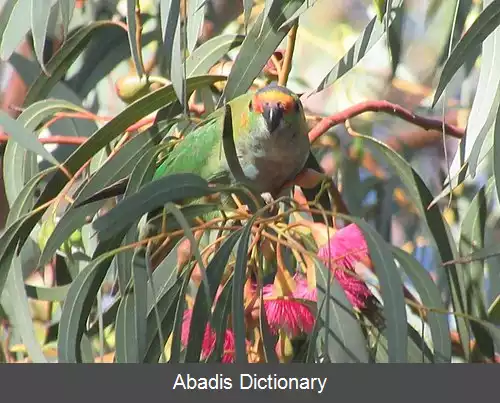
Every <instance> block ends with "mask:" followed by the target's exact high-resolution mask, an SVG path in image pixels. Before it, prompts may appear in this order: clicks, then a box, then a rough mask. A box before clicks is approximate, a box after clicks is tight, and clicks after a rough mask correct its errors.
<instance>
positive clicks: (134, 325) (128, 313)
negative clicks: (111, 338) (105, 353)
mask: <svg viewBox="0 0 500 403" xmlns="http://www.w3.org/2000/svg"><path fill="white" fill-rule="evenodd" d="M147 270H148V267H147V265H146V247H139V248H137V249H136V250H135V252H134V255H133V258H132V280H133V281H132V286H131V287H128V288H127V289H125V291H124V292H123V297H122V301H121V303H120V306H119V308H118V312H117V316H116V325H115V326H116V334H115V338H116V358H115V360H116V362H118V363H141V362H142V357H144V355H145V354H146V342H147V340H146V337H147V313H148V312H147V308H148V307H147V298H146V296H147V284H148V273H147Z"/></svg>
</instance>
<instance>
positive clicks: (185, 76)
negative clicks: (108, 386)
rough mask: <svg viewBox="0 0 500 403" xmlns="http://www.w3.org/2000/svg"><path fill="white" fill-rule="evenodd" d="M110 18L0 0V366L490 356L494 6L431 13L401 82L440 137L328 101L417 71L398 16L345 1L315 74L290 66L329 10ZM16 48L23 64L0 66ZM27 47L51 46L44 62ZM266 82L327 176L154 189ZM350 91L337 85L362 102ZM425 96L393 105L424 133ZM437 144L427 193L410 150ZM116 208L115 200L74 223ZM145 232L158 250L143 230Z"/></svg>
mask: <svg viewBox="0 0 500 403" xmlns="http://www.w3.org/2000/svg"><path fill="white" fill-rule="evenodd" d="M42 3H43V4H42ZM114 3H115V2H99V1H91V0H88V1H76V0H57V1H52V2H47V3H45V2H35V1H29V0H26V1H25V0H6V1H5V2H4V5H3V7H2V8H1V12H0V55H1V57H2V59H3V60H5V61H7V60H8V61H9V62H10V64H11V65H12V66H13V67H14V68H15V70H16V71H17V73H18V74H19V75H20V76H21V77H22V79H23V81H24V82H25V83H27V84H28V85H29V91H28V92H27V94H26V97H25V99H24V104H23V105H22V113H20V114H19V116H17V117H15V118H14V117H12V116H9V114H8V113H7V112H2V113H1V114H0V126H1V127H2V128H3V129H4V130H5V133H6V134H5V135H4V136H5V140H8V141H7V143H6V146H5V149H4V150H3V161H4V164H3V170H4V182H5V191H6V197H7V200H8V204H9V207H10V211H9V214H8V218H7V222H6V224H5V229H4V231H3V233H2V235H1V237H0V295H1V301H0V305H1V308H2V309H0V315H1V317H2V323H3V326H2V329H1V330H0V341H1V342H2V346H3V349H2V354H1V355H0V357H1V358H2V359H4V360H6V361H10V362H12V361H29V362H53V361H56V362H71V363H83V362H127V363H132V362H134V363H157V362H166V361H168V362H171V363H175V362H214V361H215V362H217V361H222V362H255V363H257V362H281V363H290V362H335V363H337V362H363V363H366V362H376V363H383V362H412V363H417V362H418V363H421V362H423V363H442V362H451V361H454V362H455V361H465V362H495V361H496V360H498V358H497V353H498V352H499V351H498V350H499V348H500V329H499V328H498V327H497V326H498V324H499V315H498V312H499V306H500V299H499V292H500V287H499V285H500V281H499V279H500V273H499V270H500V266H499V261H498V259H497V257H496V256H497V255H498V253H499V251H498V246H497V243H495V238H494V237H495V236H496V234H497V228H498V225H497V224H496V221H497V218H496V217H497V214H496V211H497V209H498V197H497V196H498V195H499V194H500V193H499V190H498V189H499V185H498V184H496V181H495V178H496V175H497V174H498V155H499V153H500V151H499V150H498V143H499V142H498V139H497V137H498V131H499V127H500V126H499V123H498V122H497V121H496V119H497V116H498V111H499V110H500V109H499V102H498V101H499V99H500V98H499V97H498V91H499V88H500V82H499V80H500V75H499V73H498V72H497V71H496V70H495V68H494V66H495V65H497V63H496V58H497V57H499V56H498V53H499V52H495V50H496V47H497V46H498V44H497V42H496V39H498V38H497V36H498V35H500V34H499V32H498V29H497V27H498V25H499V24H500V19H499V18H500V17H499V16H500V0H484V1H483V4H482V6H481V5H478V4H476V3H477V2H474V4H473V2H472V1H467V0H455V1H449V2H439V1H430V2H428V3H429V4H428V8H427V16H426V18H427V21H426V24H428V26H429V30H430V29H431V28H430V27H431V26H436V25H438V26H440V27H441V28H442V27H444V28H443V29H445V32H444V33H442V34H441V37H440V38H441V39H440V40H439V41H437V40H436V42H439V49H438V50H437V51H436V55H437V56H436V57H435V64H434V66H432V68H430V69H428V70H429V71H431V73H429V74H428V77H425V78H422V80H421V81H426V82H427V83H428V82H430V81H432V80H433V79H434V78H435V79H434V83H433V86H434V88H436V91H435V92H433V91H427V92H426V94H427V98H428V100H429V99H430V98H431V97H432V96H434V100H433V101H432V102H427V104H429V103H432V105H433V106H434V105H439V108H438V107H437V106H436V115H437V116H438V117H439V119H435V117H423V116H417V115H415V113H413V112H410V111H408V110H406V109H405V108H404V107H403V106H399V105H397V106H393V104H391V103H388V102H386V103H383V102H378V100H377V98H381V97H383V96H384V95H383V94H384V93H383V91H382V90H380V91H379V90H376V91H375V90H373V91H375V92H377V91H378V92H377V94H368V95H367V94H366V93H363V94H362V95H359V94H357V95H356V94H354V95H353V90H352V88H351V87H349V85H351V84H352V82H353V81H354V80H363V79H365V80H369V78H367V77H368V76H369V73H367V71H368V66H369V63H368V62H367V59H369V58H370V54H373V50H379V51H384V52H386V53H384V54H385V56H387V60H388V63H387V66H388V71H389V72H388V73H387V71H386V73H387V76H388V77H389V79H387V77H385V78H384V79H383V80H379V81H383V87H384V88H391V89H394V88H395V83H396V82H397V81H398V72H401V70H402V69H404V68H407V66H408V64H410V65H411V64H412V63H415V61H412V59H411V57H409V56H408V55H409V53H408V52H407V47H406V45H405V42H404V40H403V39H404V38H403V36H404V35H403V33H404V27H405V24H404V23H403V22H405V21H409V20H410V19H411V18H412V17H411V15H410V14H411V4H410V3H412V2H411V1H410V0H405V1H403V0H400V1H397V0H394V1H386V2H382V1H377V0H375V1H373V2H365V3H366V4H365V5H364V9H363V10H364V11H366V10H367V9H369V10H371V12H372V14H373V18H372V19H371V20H370V21H368V22H367V23H366V24H365V25H364V26H363V27H361V28H359V29H358V31H359V32H354V31H355V30H353V29H352V28H349V32H350V34H349V35H350V36H351V38H350V39H351V40H350V43H349V46H348V49H343V47H342V46H340V47H337V48H340V49H343V50H342V52H344V53H343V54H338V55H335V62H334V63H333V62H330V61H328V60H327V58H326V56H325V57H323V56H324V55H323V54H321V52H320V51H319V50H317V49H313V51H312V52H313V57H314V60H312V61H311V59H310V58H309V57H306V56H305V55H308V51H309V52H310V51H311V50H310V49H308V45H307V44H306V39H305V38H306V36H307V35H309V36H312V37H313V42H314V44H315V46H322V45H321V43H322V40H321V38H320V37H319V35H316V36H315V34H311V32H313V31H314V25H315V23H316V22H317V23H318V25H321V24H322V23H323V22H322V21H320V20H319V19H318V20H316V19H317V18H319V17H318V16H319V15H320V14H321V13H322V12H324V10H325V8H321V7H323V6H322V5H321V3H328V1H327V0H323V2H320V1H318V2H316V1H310V0H286V1H285V0H283V1H279V0H265V1H256V2H255V4H254V2H252V1H248V0H243V1H242V2H241V5H240V6H241V7H240V6H238V7H239V8H238V10H232V9H231V8H230V7H228V8H227V9H226V10H225V11H224V12H221V11H220V10H219V9H218V8H217V7H216V6H214V5H212V6H211V7H210V9H209V8H208V5H207V4H206V3H207V2H204V1H199V0H185V1H181V0H159V1H135V0H128V1H121V2H117V3H118V4H114ZM234 3H238V4H239V2H234ZM330 3H331V2H330ZM368 3H373V4H368ZM450 5H451V6H450ZM207 10H208V11H207ZM318 10H320V11H318ZM321 10H323V11H321ZM234 11H235V12H234ZM210 13H212V14H210ZM214 13H215V15H214ZM217 13H219V14H217ZM233 14H234V15H233ZM239 14H241V15H239ZM24 15H31V19H26V18H23V17H22V16H24ZM117 17H118V18H117ZM311 21H312V22H311ZM432 24H434V25H432ZM346 25H348V24H346V23H343V25H342V24H339V27H341V28H338V29H344V30H346V29H347V27H346ZM52 26H57V27H61V30H60V31H61V33H62V36H60V35H61V33H59V32H56V33H53V32H50V30H49V28H50V27H52ZM321 29H324V28H321ZM336 29H337V28H336ZM331 30H332V32H338V31H334V29H333V28H331ZM55 31H57V30H55ZM433 32H434V31H433ZM464 32H465V34H464V35H462V33H464ZM354 34H355V35H356V36H355V37H354V38H353V37H352V36H353V35H354ZM27 35H28V36H29V37H30V38H31V39H32V41H31V44H32V49H33V55H34V58H33V60H30V59H29V58H26V57H23V56H22V55H20V54H18V53H14V51H15V49H16V48H17V47H18V45H19V44H20V43H21V42H22V41H24V39H25V37H26V36H27ZM58 35H59V36H58ZM381 39H383V41H380V40H381ZM381 43H382V44H383V46H382V47H381V46H380V44H381ZM49 45H50V46H49ZM436 46H437V45H436ZM481 46H482V50H483V52H482V54H481V57H480V59H479V60H480V62H481V64H480V66H478V63H476V59H477V58H478V56H479V55H478V52H477V49H478V48H479V47H481ZM48 47H53V48H54V47H55V48H57V49H56V51H55V52H52V53H53V54H52V55H51V57H47V52H48V53H51V51H50V50H47V48H48ZM408 48H409V46H408ZM337 51H338V50H337ZM325 60H327V62H326V67H325V68H322V69H321V71H322V73H321V76H320V75H318V74H317V73H314V71H313V70H312V69H313V68H314V66H316V64H315V63H316V62H317V63H318V66H319V65H320V64H322V65H325ZM419 61H420V60H417V62H419ZM422 63H424V61H422ZM477 71H479V81H478V86H477V90H476V93H475V96H474V97H472V100H471V110H470V115H469V118H468V121H467V136H466V137H465V136H464V130H463V129H462V128H461V127H459V126H460V125H459V124H455V122H454V123H453V124H451V123H450V122H449V119H446V120H447V122H446V124H443V120H444V119H445V112H446V110H447V109H448V108H449V104H450V102H451V101H450V100H451V98H452V96H451V95H450V94H451V92H452V90H456V89H457V87H456V85H457V84H456V77H457V76H456V74H457V72H458V74H463V75H464V76H469V75H472V74H473V73H474V72H477ZM384 74H385V73H384ZM360 77H364V78H360ZM379 78H380V77H379ZM110 80H111V82H113V83H114V85H112V86H111V87H110V85H109V82H110ZM399 80H400V79H399ZM272 81H279V82H280V83H281V84H283V85H287V86H288V87H290V88H292V89H294V90H295V91H297V92H302V91H303V92H306V93H305V94H303V95H302V98H301V99H302V102H303V104H304V106H305V107H306V110H307V115H308V120H309V122H310V125H311V132H310V139H311V142H312V145H311V150H312V153H311V155H310V159H309V161H308V168H310V169H311V170H313V171H307V172H309V173H311V172H317V171H322V173H323V174H325V175H319V176H318V175H312V174H311V175H312V176H310V177H309V176H307V175H305V176H303V177H302V178H300V180H299V178H298V179H297V181H296V182H295V183H294V184H295V185H296V186H295V187H293V188H290V187H289V188H287V189H285V191H284V193H283V196H282V197H279V198H277V199H275V200H274V201H272V202H271V203H270V204H269V203H268V204H264V203H262V202H263V200H262V199H261V198H260V195H255V194H252V192H251V190H250V189H248V188H247V187H245V186H244V185H243V184H239V183H238V184H235V185H233V186H230V187H228V186H224V187H222V186H216V187H213V186H212V184H209V183H208V182H206V181H205V180H204V179H202V178H200V177H198V176H196V175H193V174H189V173H186V174H175V175H169V176H166V177H165V178H162V179H158V180H153V179H152V178H153V174H154V171H155V168H156V167H157V166H158V164H159V162H161V161H162V160H163V159H164V158H165V156H166V155H167V154H168V153H169V152H170V151H171V149H172V146H175V144H176V143H178V142H179V141H182V137H184V136H187V135H189V133H190V132H191V131H192V130H193V129H194V128H196V127H198V125H199V124H203V123H204V122H205V121H206V119H207V117H208V116H209V115H210V114H211V113H212V112H213V111H214V110H215V109H217V108H219V107H223V106H224V105H225V104H226V102H227V101H230V100H232V99H234V98H235V97H237V96H239V95H241V94H245V93H246V92H247V91H249V90H255V89H257V88H261V87H263V86H264V85H266V84H268V83H270V82H272ZM400 82H401V80H400ZM365 83H366V82H365V81H358V82H357V83H356V85H354V87H356V86H357V87H356V88H357V89H358V90H359V88H360V87H366V88H368V89H367V91H368V92H369V91H372V86H371V85H364V84H365ZM348 87H349V89H347V88H348ZM410 87H411V86H410V85H409V84H408V83H407V84H406V86H405V88H404V89H403V90H401V93H404V96H403V95H401V94H400V96H399V98H398V97H395V98H396V101H401V99H406V98H405V96H409V95H408V94H410V92H411V91H410ZM422 87H425V86H424V85H422ZM377 88H378V87H377ZM424 92H425V91H424ZM326 98H328V99H330V98H332V99H333V98H335V99H336V101H335V102H336V103H333V104H332V103H329V102H326V101H325V99H326ZM366 98H370V101H366ZM422 98H424V97H420V98H419V99H418V102H415V103H416V105H409V106H411V107H412V109H415V110H416V111H415V112H418V113H420V112H422V113H421V114H422V115H423V114H425V115H431V114H432V111H431V110H429V108H427V109H426V107H425V104H426V100H425V99H422ZM342 99H344V100H347V101H348V102H347V101H346V102H347V104H348V105H349V107H350V108H351V107H352V104H354V105H358V106H357V108H356V107H355V108H354V109H353V108H351V109H349V108H346V107H345V105H343V104H342V102H341V100H342ZM428 100H427V101H428ZM439 100H440V102H438V101H439ZM332 102H333V101H332ZM401 103H403V102H401ZM318 105H320V106H318ZM406 106H408V105H406ZM365 112H369V113H365ZM382 112H385V113H388V114H393V115H395V116H390V117H387V116H385V117H384V118H382V117H381V116H380V115H382ZM361 114H363V115H362V116H358V115H361ZM440 115H441V116H440ZM325 116H326V117H325ZM446 116H448V115H446ZM397 117H400V118H402V120H406V121H408V122H410V123H413V124H415V125H419V126H420V127H421V130H420V131H418V132H411V133H413V135H414V136H417V140H418V141H421V142H422V143H419V144H416V142H415V139H412V140H411V141H408V142H406V143H405V144H406V145H407V146H408V147H407V148H405V147H401V146H400V144H399V143H397V141H393V140H391V139H390V138H389V139H387V138H386V139H380V138H378V137H380V136H379V133H380V131H381V127H382V128H383V129H384V130H382V131H385V132H391V131H395V132H401V131H403V130H406V131H407V132H409V129H408V127H409V126H404V127H403V128H402V130H391V128H390V127H389V125H390V124H389V123H388V122H394V121H395V120H397ZM384 119H385V120H384ZM391 124H392V123H391ZM398 124H399V123H398ZM441 125H442V133H441ZM400 128H401V127H400ZM47 133H48V135H47ZM42 134H43V135H42ZM227 134H228V133H221V136H225V135H227ZM229 134H231V133H229ZM346 134H347V136H346ZM446 135H449V136H450V138H453V137H455V138H459V139H460V146H459V148H460V149H459V152H457V153H456V156H455V159H454V160H453V163H452V164H451V168H450V169H449V171H448V169H447V168H448V165H447V162H448V161H447V160H445V164H441V161H440V159H442V156H441V155H440V156H439V157H438V159H439V161H438V164H435V165H434V166H433V167H432V169H431V170H432V174H431V175H430V177H429V175H428V174H426V171H425V169H424V168H422V165H425V161H426V160H425V158H424V159H423V160H422V158H421V157H422V156H421V155H420V156H419V154H418V150H417V151H415V149H418V148H419V147H424V146H426V145H428V144H427V143H426V140H425V139H426V138H427V139H428V138H431V137H432V138H434V145H436V144H437V146H438V147H437V149H438V150H442V149H443V147H445V148H444V151H445V153H444V157H445V158H447V152H446V150H447V149H448V148H449V147H447V146H446V143H445V142H444V141H442V140H443V139H444V138H445V136H446ZM7 136H8V137H7ZM228 138H231V136H229V137H228ZM346 139H347V141H346ZM403 143H404V141H403ZM49 144H50V145H49ZM53 144H59V145H58V146H57V147H56V148H54V147H53ZM408 148H413V150H409V149H408ZM409 151H415V152H414V153H413V154H411V153H410V152H409ZM230 156H231V155H230ZM231 158H233V159H234V152H233V155H232V156H231ZM231 158H229V157H228V160H230V159H231ZM419 158H420V160H419ZM236 160H237V159H236ZM483 160H484V161H486V164H488V163H489V161H491V164H490V165H491V170H492V176H491V179H489V180H488V181H487V183H483V184H481V183H480V184H479V186H477V184H476V183H474V182H471V181H470V178H471V177H474V176H475V175H476V172H477V171H480V170H481V169H483V171H484V170H485V169H486V170H487V169H488V168H484V161H483ZM329 161H330V167H328V163H329ZM332 161H333V162H332ZM422 161H423V162H422ZM419 163H420V166H419ZM481 163H482V164H483V165H481ZM442 165H445V168H444V169H443V166H442ZM320 166H321V168H320ZM438 171H439V174H438V175H437V174H436V172H438ZM448 175H449V180H445V176H448ZM126 179H127V181H125V180H126ZM443 180H444V182H445V183H444V184H443V186H441V183H442V182H443ZM117 188H122V189H124V190H125V193H124V195H123V197H119V198H115V197H106V198H102V197H99V198H98V200H97V201H93V202H92V203H88V204H85V203H83V202H85V201H86V200H88V199H89V198H90V197H93V196H95V195H96V194H97V195H103V194H104V195H105V196H106V195H107V196H110V195H113V196H114V195H115V194H114V193H113V192H114V190H116V189H117ZM446 196H449V197H450V199H449V201H448V200H447V199H446ZM202 197H203V198H205V199H204V201H203V203H200V204H183V203H182V202H181V200H185V199H188V198H202ZM224 197H229V198H232V199H234V200H235V202H236V207H228V205H227V204H225V203H222V199H223V198H224ZM158 208H159V209H160V212H159V215H156V216H155V217H151V215H147V213H150V212H154V211H157V209H158ZM451 213H453V214H454V215H455V219H450V218H449V216H450V214H451ZM146 216H147V217H146ZM208 216H210V217H212V216H214V217H216V218H214V219H210V220H208V219H207V217H208ZM147 220H152V221H153V222H155V223H156V224H158V225H159V227H161V231H160V233H159V234H153V235H151V234H149V233H147V232H145V231H144V230H145V228H148V225H147V224H148V223H147V222H146V221H147ZM150 223H151V221H150ZM350 223H351V224H350ZM349 224H350V225H349ZM397 231H399V232H400V233H402V234H403V235H402V236H401V235H399V236H398V234H397V233H396V232H397ZM423 254H428V255H429V254H430V256H431V259H428V258H427V259H424V258H423V257H422V255H423ZM486 281H487V282H486Z"/></svg>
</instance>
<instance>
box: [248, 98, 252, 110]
mask: <svg viewBox="0 0 500 403" xmlns="http://www.w3.org/2000/svg"><path fill="white" fill-rule="evenodd" d="M248 109H249V110H253V104H252V101H251V100H250V102H249V103H248Z"/></svg>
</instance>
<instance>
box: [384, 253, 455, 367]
mask: <svg viewBox="0 0 500 403" xmlns="http://www.w3.org/2000/svg"><path fill="white" fill-rule="evenodd" d="M392 253H393V254H394V257H395V258H396V259H397V261H398V262H399V263H400V264H401V268H402V269H403V270H404V272H405V273H406V275H407V276H408V277H409V278H410V281H411V282H412V284H413V285H414V287H415V289H416V290H417V292H418V293H419V295H420V298H421V299H422V304H423V305H424V306H427V307H433V308H436V309H441V310H442V311H445V310H446V307H445V306H444V303H443V301H442V299H441V295H440V292H439V289H438V288H437V286H436V284H435V283H434V282H433V281H432V278H431V277H430V275H429V273H428V272H427V270H425V269H424V268H423V267H422V266H421V265H420V263H419V262H418V261H417V260H416V259H415V258H414V257H413V256H411V255H409V254H408V253H406V252H405V251H403V250H401V249H399V248H396V247H393V248H392ZM427 322H428V324H429V327H430V331H431V335H432V344H433V348H434V362H435V363H440V362H443V363H449V362H451V340H450V329H449V324H448V319H447V318H446V316H445V315H443V314H439V313H435V312H428V313H427Z"/></svg>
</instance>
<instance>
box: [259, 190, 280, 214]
mask: <svg viewBox="0 0 500 403" xmlns="http://www.w3.org/2000/svg"><path fill="white" fill-rule="evenodd" d="M260 196H261V197H262V199H264V202H265V203H266V205H267V206H270V207H269V208H268V211H269V212H270V213H271V214H277V213H278V205H277V204H276V203H275V201H276V199H275V197H274V196H273V195H272V194H271V193H269V192H265V193H261V195H260Z"/></svg>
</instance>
